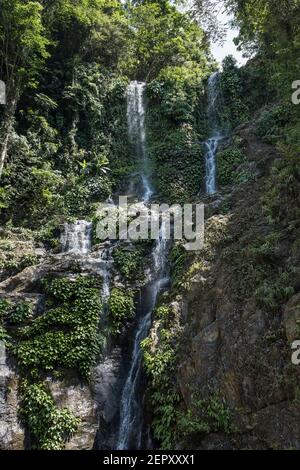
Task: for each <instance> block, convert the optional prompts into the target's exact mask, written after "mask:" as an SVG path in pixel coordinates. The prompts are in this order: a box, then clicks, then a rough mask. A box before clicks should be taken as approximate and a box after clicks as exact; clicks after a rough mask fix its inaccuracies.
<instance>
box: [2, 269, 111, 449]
mask: <svg viewBox="0 0 300 470" xmlns="http://www.w3.org/2000/svg"><path fill="white" fill-rule="evenodd" d="M40 287H41V291H42V292H43V293H44V294H45V309H44V311H43V312H34V309H33V306H32V305H31V302H30V300H28V301H27V300H26V301H22V302H13V301H11V300H7V299H2V300H1V303H0V316H1V321H2V330H1V331H2V332H3V333H2V338H1V339H4V340H5V343H6V346H7V348H8V350H9V351H10V353H11V354H12V356H13V358H14V360H15V361H16V363H17V365H18V368H19V371H20V376H21V382H22V386H21V388H20V402H21V410H20V414H21V417H22V419H23V420H24V422H25V425H26V426H27V427H28V430H29V433H30V437H31V439H32V441H33V446H34V447H35V448H38V449H48V450H50V449H61V448H63V447H64V443H65V441H66V439H68V438H69V437H70V436H71V434H72V433H74V432H75V430H76V428H77V426H78V424H79V420H78V419H77V418H76V417H74V416H73V415H72V413H71V412H70V411H68V410H67V409H61V408H59V407H57V405H56V404H55V402H54V399H53V398H52V396H51V393H50V391H49V389H48V388H47V384H46V382H45V378H46V377H49V376H50V377H51V376H52V377H54V378H60V379H63V378H64V376H65V374H66V373H69V371H73V372H74V373H75V374H77V375H78V376H79V377H80V378H81V379H82V380H88V379H89V376H90V371H91V367H92V366H93V364H95V361H96V358H97V356H98V355H99V352H100V339H101V338H100V335H99V332H98V324H99V318H100V315H101V311H102V306H101V301H100V298H99V289H100V287H101V282H100V281H99V278H97V277H91V276H79V275H78V276H74V275H73V277H72V278H68V277H62V278H53V277H49V278H46V279H44V280H43V281H41V286H40ZM0 334H1V333H0Z"/></svg>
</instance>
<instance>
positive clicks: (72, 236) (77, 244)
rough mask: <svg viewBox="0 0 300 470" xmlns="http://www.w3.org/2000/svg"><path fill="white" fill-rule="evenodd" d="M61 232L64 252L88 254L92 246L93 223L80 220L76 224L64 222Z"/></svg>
mask: <svg viewBox="0 0 300 470" xmlns="http://www.w3.org/2000/svg"><path fill="white" fill-rule="evenodd" d="M63 227H64V230H63V232H62V234H61V240H60V241H61V246H62V252H63V253H74V254H78V255H86V254H87V253H88V252H89V251H90V249H91V246H92V223H91V222H86V221H85V220H78V221H77V222H75V223H74V224H67V223H65V224H64V226H63Z"/></svg>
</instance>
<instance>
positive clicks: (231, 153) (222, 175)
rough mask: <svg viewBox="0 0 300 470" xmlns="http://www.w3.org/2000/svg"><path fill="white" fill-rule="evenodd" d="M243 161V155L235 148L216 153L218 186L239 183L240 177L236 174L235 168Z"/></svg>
mask: <svg viewBox="0 0 300 470" xmlns="http://www.w3.org/2000/svg"><path fill="white" fill-rule="evenodd" d="M244 161H245V155H244V154H243V152H242V151H241V150H240V149H238V148H236V147H232V148H230V149H227V150H224V151H223V152H219V153H218V181H219V184H220V186H226V185H228V184H233V183H235V182H240V179H241V178H242V175H241V174H240V173H237V168H238V166H239V165H240V164H241V163H243V162H244Z"/></svg>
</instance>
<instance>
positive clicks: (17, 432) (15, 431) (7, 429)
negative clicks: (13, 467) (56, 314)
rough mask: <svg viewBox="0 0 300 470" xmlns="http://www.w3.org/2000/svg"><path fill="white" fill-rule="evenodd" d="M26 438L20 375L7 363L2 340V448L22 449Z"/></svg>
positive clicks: (0, 432)
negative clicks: (21, 416)
mask: <svg viewBox="0 0 300 470" xmlns="http://www.w3.org/2000/svg"><path fill="white" fill-rule="evenodd" d="M24 439H25V434H24V430H23V429H22V427H21V425H20V423H19V419H18V376H17V375H16V374H15V372H14V371H13V370H12V369H11V368H10V367H9V366H8V365H7V354H6V348H5V345H4V342H3V341H0V450H21V449H23V448H24Z"/></svg>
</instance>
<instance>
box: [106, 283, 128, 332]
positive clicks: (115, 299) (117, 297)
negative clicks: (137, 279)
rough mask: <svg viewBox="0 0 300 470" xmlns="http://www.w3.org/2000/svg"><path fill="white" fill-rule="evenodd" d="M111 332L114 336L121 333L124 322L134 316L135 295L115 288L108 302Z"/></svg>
mask: <svg viewBox="0 0 300 470" xmlns="http://www.w3.org/2000/svg"><path fill="white" fill-rule="evenodd" d="M108 308H109V316H110V321H111V331H112V334H113V335H118V334H120V333H121V328H122V326H123V325H124V322H125V321H127V320H129V319H130V318H132V317H133V315H134V301H133V293H132V292H130V291H128V290H127V291H126V292H124V291H123V290H121V289H117V288H114V289H112V291H111V294H110V298H109V301H108Z"/></svg>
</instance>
